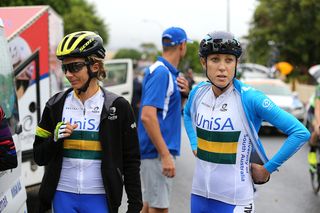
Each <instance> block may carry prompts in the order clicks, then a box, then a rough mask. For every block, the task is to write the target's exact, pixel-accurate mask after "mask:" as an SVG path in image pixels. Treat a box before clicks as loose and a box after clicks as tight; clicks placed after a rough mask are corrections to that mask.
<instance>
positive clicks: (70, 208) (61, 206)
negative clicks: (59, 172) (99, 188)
mask: <svg viewBox="0 0 320 213" xmlns="http://www.w3.org/2000/svg"><path fill="white" fill-rule="evenodd" d="M52 205H53V212H54V213H65V212H68V213H77V212H81V213H91V212H94V213H109V210H108V209H109V208H108V204H107V198H106V195H105V194H75V193H70V192H63V191H56V193H55V195H54V198H53V204H52Z"/></svg>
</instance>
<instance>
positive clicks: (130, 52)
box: [113, 48, 142, 61]
mask: <svg viewBox="0 0 320 213" xmlns="http://www.w3.org/2000/svg"><path fill="white" fill-rule="evenodd" d="M141 56H142V53H141V52H139V51H138V50H136V49H126V48H123V49H119V50H118V51H117V53H116V54H115V56H114V57H113V58H131V59H133V60H136V61H137V60H140V59H141Z"/></svg>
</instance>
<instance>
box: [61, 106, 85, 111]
mask: <svg viewBox="0 0 320 213" xmlns="http://www.w3.org/2000/svg"><path fill="white" fill-rule="evenodd" d="M65 109H67V110H81V111H83V108H80V107H69V106H67V107H66V108H65Z"/></svg>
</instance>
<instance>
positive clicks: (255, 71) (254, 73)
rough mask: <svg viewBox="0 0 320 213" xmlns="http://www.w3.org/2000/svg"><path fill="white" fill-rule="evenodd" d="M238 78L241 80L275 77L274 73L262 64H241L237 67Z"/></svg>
mask: <svg viewBox="0 0 320 213" xmlns="http://www.w3.org/2000/svg"><path fill="white" fill-rule="evenodd" d="M237 76H238V77H240V78H241V79H251V78H270V77H271V78H272V77H274V72H273V71H272V70H271V69H270V68H268V67H266V66H263V65H260V64H252V63H241V64H238V66H237Z"/></svg>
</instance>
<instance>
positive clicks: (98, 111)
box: [92, 106, 100, 113]
mask: <svg viewBox="0 0 320 213" xmlns="http://www.w3.org/2000/svg"><path fill="white" fill-rule="evenodd" d="M92 112H93V113H100V110H99V107H98V106H96V107H95V108H93V110H92Z"/></svg>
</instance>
